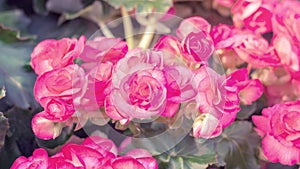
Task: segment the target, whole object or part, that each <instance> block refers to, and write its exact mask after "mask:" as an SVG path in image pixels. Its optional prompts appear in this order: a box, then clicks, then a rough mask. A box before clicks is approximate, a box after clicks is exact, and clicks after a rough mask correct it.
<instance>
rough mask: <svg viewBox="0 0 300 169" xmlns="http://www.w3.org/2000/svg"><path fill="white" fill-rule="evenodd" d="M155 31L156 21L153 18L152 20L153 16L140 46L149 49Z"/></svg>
mask: <svg viewBox="0 0 300 169" xmlns="http://www.w3.org/2000/svg"><path fill="white" fill-rule="evenodd" d="M154 33H155V21H153V20H152V22H151V18H150V22H149V25H147V27H146V29H145V32H144V34H143V37H142V39H141V41H140V43H139V45H138V47H140V48H142V49H147V48H148V47H149V45H150V43H151V41H152V39H153V36H154Z"/></svg>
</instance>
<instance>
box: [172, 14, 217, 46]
mask: <svg viewBox="0 0 300 169" xmlns="http://www.w3.org/2000/svg"><path fill="white" fill-rule="evenodd" d="M210 30H211V25H210V23H208V22H207V21H206V20H205V19H204V18H202V17H200V16H194V17H190V18H186V19H184V20H183V21H182V22H181V23H180V25H179V27H178V28H177V30H176V35H177V37H178V38H179V39H180V40H182V39H184V38H185V37H186V36H187V35H188V34H190V33H191V32H194V33H198V32H205V33H206V34H209V32H210Z"/></svg>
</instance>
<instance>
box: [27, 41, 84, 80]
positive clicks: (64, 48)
mask: <svg viewBox="0 0 300 169" xmlns="http://www.w3.org/2000/svg"><path fill="white" fill-rule="evenodd" d="M84 45H85V37H84V36H82V37H80V39H79V40H77V39H69V38H63V39H60V40H54V39H49V40H45V41H42V42H40V43H39V44H38V45H37V46H36V47H35V48H34V50H33V52H32V54H31V65H32V68H33V69H34V71H35V73H36V74H38V75H41V74H44V73H46V72H48V71H51V70H53V69H58V68H63V67H65V66H67V65H72V64H73V60H74V59H75V58H78V56H79V55H80V53H81V52H82V51H83V48H84Z"/></svg>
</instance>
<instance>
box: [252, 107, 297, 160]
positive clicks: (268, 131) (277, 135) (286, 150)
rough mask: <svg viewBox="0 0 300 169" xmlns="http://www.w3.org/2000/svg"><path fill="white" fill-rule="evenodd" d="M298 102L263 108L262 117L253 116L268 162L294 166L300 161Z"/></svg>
mask: <svg viewBox="0 0 300 169" xmlns="http://www.w3.org/2000/svg"><path fill="white" fill-rule="evenodd" d="M299 110H300V101H295V102H287V103H283V104H277V105H275V106H273V107H269V108H265V109H264V110H263V112H262V116H253V117H252V120H253V122H254V124H255V125H256V126H257V129H256V130H257V132H258V134H259V135H260V136H261V137H262V138H263V140H262V149H263V152H264V154H265V156H266V157H267V158H268V160H269V161H271V162H273V163H275V162H279V163H281V164H284V165H294V164H296V163H297V162H299V161H300V123H299V118H300V111H299Z"/></svg>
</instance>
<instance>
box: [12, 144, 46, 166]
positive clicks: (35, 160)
mask: <svg viewBox="0 0 300 169" xmlns="http://www.w3.org/2000/svg"><path fill="white" fill-rule="evenodd" d="M47 167H48V154H47V152H46V150H44V149H42V148H39V149H36V150H34V152H33V154H32V156H31V157H28V158H26V157H24V156H21V157H19V158H17V159H16V160H15V162H14V163H13V165H12V166H11V169H26V168H34V169H46V168H47Z"/></svg>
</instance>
